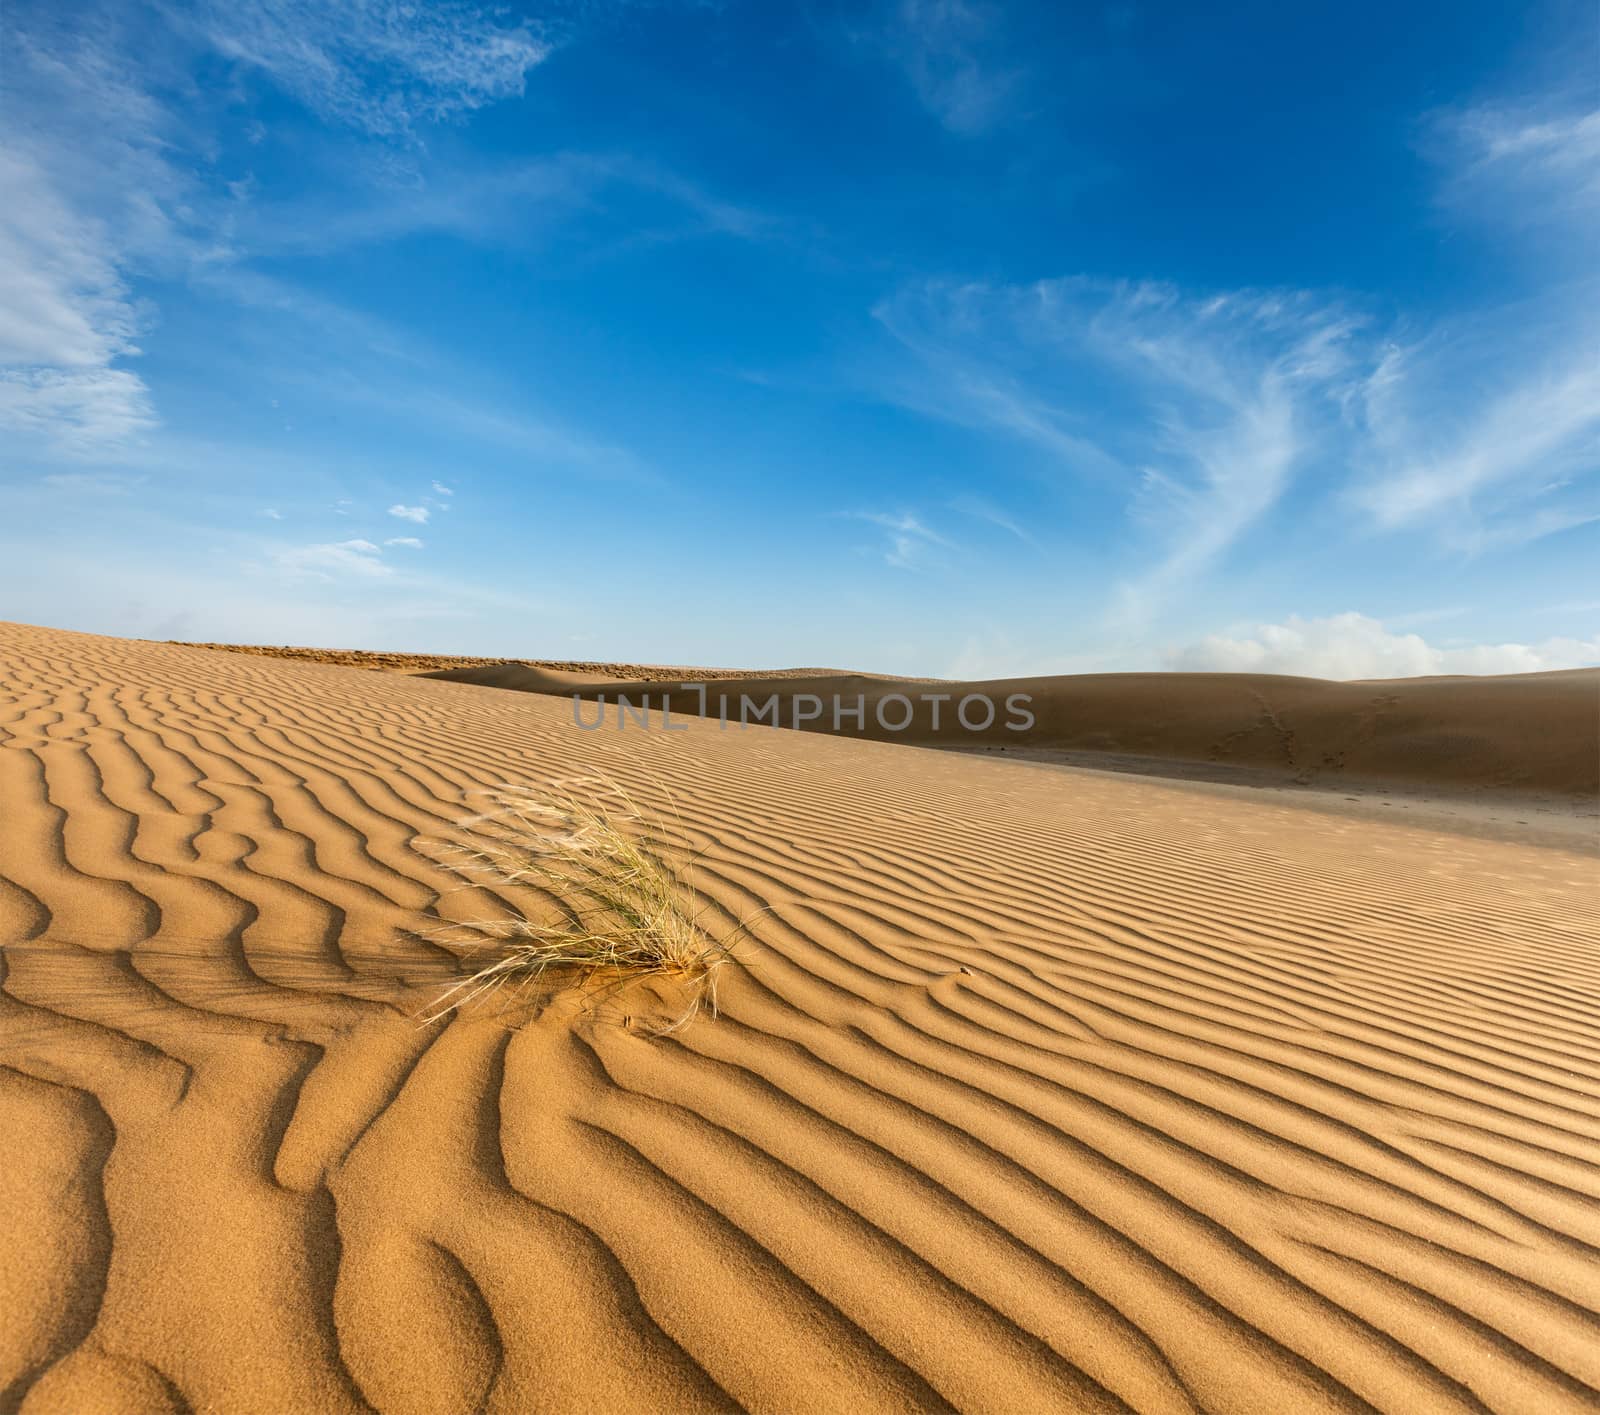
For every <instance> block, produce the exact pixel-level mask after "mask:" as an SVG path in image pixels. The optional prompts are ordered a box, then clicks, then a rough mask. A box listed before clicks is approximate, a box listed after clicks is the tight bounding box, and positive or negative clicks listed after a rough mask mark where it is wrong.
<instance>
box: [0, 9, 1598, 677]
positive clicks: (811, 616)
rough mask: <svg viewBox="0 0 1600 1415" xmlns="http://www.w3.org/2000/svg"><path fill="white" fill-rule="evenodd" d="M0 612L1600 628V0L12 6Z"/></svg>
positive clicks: (336, 634) (1474, 668) (725, 643)
mask: <svg viewBox="0 0 1600 1415" xmlns="http://www.w3.org/2000/svg"><path fill="white" fill-rule="evenodd" d="M0 23H3V24H4V26H5V30H6V32H5V36H4V41H5V51H4V52H5V59H4V98H3V107H0V119H3V122H0V438H3V441H0V447H3V449H4V450H3V453H0V456H3V463H0V486H3V494H4V497H5V501H6V503H7V504H8V506H9V508H10V512H11V514H10V515H8V516H7V517H6V518H5V523H4V527H3V528H0V616H3V617H8V618H14V619H21V620H25V621H31V622H40V623H49V624H56V625H61V626H65V627H72V628H81V629H89V630H96V631H101V632H109V633H119V634H132V635H138V636H147V637H159V638H168V637H173V638H191V639H220V640H228V641H252V642H291V643H318V644H327V645H338V646H361V647H371V648H388V649H415V650H427V651H439V652H459V653H489V654H505V655H507V656H523V657H535V656H537V657H549V658H610V659H625V660H631V661H641V660H642V661H654V662H675V663H705V664H729V665H741V666H758V665H760V666H776V665H787V664H815V665H826V666H846V667H855V668H863V669H868V670H880V671H886V672H904V673H928V674H934V675H941V676H969V677H982V676H1000V675H1006V674H1012V673H1021V672H1038V673H1046V672H1088V671H1097V670H1119V669H1162V668H1222V669H1259V670H1262V671H1276V672H1308V673H1316V674H1323V675H1325V676H1331V677H1363V676H1385V675H1391V674H1393V675H1399V674H1407V673H1429V672H1507V671H1520V670H1527V669H1537V668H1562V667H1570V666H1575V665H1578V664H1584V663H1595V662H1600V581H1597V578H1596V575H1595V572H1594V566H1595V564H1597V563H1600V556H1597V554H1596V551H1597V548H1600V475H1597V472H1600V450H1597V447H1600V443H1597V435H1600V299H1597V298H1596V297H1597V294H1600V269H1597V264H1596V250H1597V245H1596V241H1595V235H1596V231H1595V226H1596V218H1597V217H1600V94H1597V91H1596V81H1595V77H1594V75H1595V73H1596V60H1597V58H1600V38H1597V35H1596V27H1595V21H1594V17H1593V13H1592V9H1591V8H1590V7H1588V6H1585V5H1552V6H1537V5H1534V6H1509V5H1500V4H1475V3H1453V4H1449V5H1446V4H1430V3H1417V4H1409V5H1399V6H1397V5H1393V4H1382V5H1378V4H1373V5H1366V4H1359V3H1340V4H1316V3H1313V4H1305V5H1294V6H1284V5H1280V4H1272V5H1269V4H1236V5H1228V6H1199V7H1197V6H1192V5H1181V4H1167V5H1150V4H1129V3H1111V4H1095V5H1060V4H1045V5H1037V6H1035V5H1025V4H984V3H979V0H894V3H878V4H865V3H862V4H838V5H834V4H822V3H794V4H784V3H780V2H779V0H764V3H753V0H752V3H739V0H726V3H722V4H672V3H666V2H665V0H662V3H654V4H626V3H615V4H605V3H598V0H595V2H592V3H578V0H572V3H566V4H559V5H550V6H542V7H534V8H526V9H524V8H520V7H513V6H507V7H491V6H481V5H477V4H473V3H469V0H441V3H437V4H432V5H420V4H419V5H405V4H398V3H391V0H342V3H321V0H231V2H230V0H209V3H201V4H183V3H177V0H171V2H170V3H169V0H154V3H150V4H140V3H136V0H123V3H117V4H104V5H96V4H90V3H65V4H63V3H50V4H39V3H34V2H33V0H12V3H11V4H9V5H8V6H7V7H6V8H5V12H4V18H3V20H0Z"/></svg>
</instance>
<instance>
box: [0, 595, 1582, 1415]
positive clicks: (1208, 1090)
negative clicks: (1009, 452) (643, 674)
mask: <svg viewBox="0 0 1600 1415" xmlns="http://www.w3.org/2000/svg"><path fill="white" fill-rule="evenodd" d="M538 681H539V682H541V683H542V684H543V685H544V686H543V687H541V688H540V690H539V691H536V692H532V693H527V694H523V695H516V694H511V693H507V692H504V691H499V690H496V689H492V688H488V687H483V686H476V685H473V684H464V683H458V682H441V681H435V680H431V679H427V678H418V677H411V676H404V675H402V674H397V673H371V672H362V671H358V670H356V669H353V668H350V667H340V666H329V665H326V664H322V663H316V662H297V661H292V660H287V659H283V658H278V657H264V656H247V655H244V654H239V653H219V652H212V651H207V650H204V649H197V648H186V647H177V646H171V645H160V644H150V643H140V642H130V641H126V640H117V639H109V638H99V637H95V636H91V635H84V634H69V633H62V632H55V631H51V630H45V629H33V628H27V627H23V626H17V625H4V626H0V1235H3V1237H0V1253H3V1260H0V1412H4V1413H5V1415H11V1413H12V1412H20V1415H102V1413H103V1415H178V1412H189V1411H193V1412H202V1411H203V1412H218V1413H219V1415H234V1412H237V1413H238V1415H262V1412H273V1415H278V1412H285V1415H287V1412H296V1415H298V1412H316V1415H346V1412H348V1415H357V1412H370V1411H372V1410H381V1411H383V1412H385V1415H444V1413H445V1412H449V1415H454V1412H467V1411H478V1410H484V1411H489V1412H497V1415H521V1413H522V1412H543V1411H560V1412H579V1411H582V1412H605V1415H626V1413H627V1412H658V1411H674V1412H677V1411H728V1410H738V1409H748V1410H761V1411H780V1412H787V1411H794V1412H806V1415H835V1413H837V1415H861V1412H881V1411H904V1412H913V1411H916V1412H921V1411H947V1410H952V1409H956V1410H963V1411H996V1412H1001V1411H1003V1412H1035V1411H1039V1412H1044V1411H1050V1412H1056V1411H1062V1412H1067V1411H1071V1412H1105V1415H1112V1412H1123V1415H1126V1412H1129V1411H1133V1412H1140V1415H1196V1412H1218V1413H1219V1415H1259V1412H1274V1415H1336V1413H1337V1415H1358V1412H1366V1413H1367V1415H1371V1412H1373V1411H1382V1412H1390V1413H1391V1415H1422V1413H1423V1412H1427V1413H1428V1415H1434V1412H1451V1415H1469V1412H1475V1413H1476V1415H1482V1412H1484V1411H1486V1410H1488V1411H1498V1412H1507V1415H1593V1412H1594V1411H1595V1410H1596V1409H1597V1408H1600V1224H1597V1218H1596V1215H1597V1214H1600V924H1597V920H1600V890H1597V882H1596V876H1595V870H1594V862H1593V859H1592V858H1590V857H1586V856H1583V855H1580V854H1576V853H1569V852H1565V851H1563V850H1561V849H1552V848H1532V847H1528V846H1524V845H1520V844H1516V843H1507V842H1503V841H1490V840H1479V839H1467V838H1460V837H1453V836H1445V835H1437V834H1434V833H1432V832H1430V831H1426V830H1418V829H1415V828H1412V827H1409V826H1405V825H1401V824H1392V823H1389V822H1387V821H1385V822H1382V823H1375V822H1372V821H1359V820H1348V819H1336V818H1333V817H1331V816H1328V815H1324V814H1320V813H1318V812H1315V811H1309V810H1305V809H1301V808H1294V807H1280V806H1275V805H1273V804H1271V803H1270V802H1269V801H1268V800H1266V799H1265V798H1263V799H1260V800H1243V799H1239V798H1237V797H1230V796H1228V795H1226V794H1225V793H1224V792H1223V789H1222V788H1217V789H1216V790H1215V791H1211V790H1208V789H1200V788H1188V787H1180V786H1177V785H1172V784H1168V783H1164V782H1158V781H1150V780H1146V779H1140V778H1135V777H1118V776H1110V775H1106V774H1103V773H1098V772H1083V771H1074V770H1071V769H1069V768H1057V767H1040V766H1035V765H1031V764H1027V763H1022V764H1018V763H1014V762H1005V761H998V760H992V759H986V758H984V757H982V756H974V755H966V754H960V753H955V752H931V751H914V750H911V751H908V750H904V749H902V748H899V747H894V746H888V745H885V744H883V743H879V742H871V741H855V740H848V739H844V738H828V737H822V736H817V735H810V734H803V733H797V732H790V731H773V730H769V729H766V728H753V729H751V730H750V731H748V732H723V731H721V730H719V728H718V726H717V724H716V723H715V722H709V721H694V720H691V721H687V722H686V723H685V724H684V726H685V730H683V731H681V732H671V733H667V732H660V731H656V732H641V731H627V732H615V731H606V732H584V731H580V730H579V729H578V728H577V727H576V726H575V725H574V723H573V719H572V712H571V706H570V704H569V703H567V702H565V701H563V700H561V699H560V698H559V697H556V696H547V695H546V693H547V692H548V690H549V689H550V688H551V687H561V686H563V685H562V684H561V683H559V681H558V680H556V679H554V678H553V677H551V676H550V675H548V674H546V675H545V676H544V677H543V678H542V679H539V680H538ZM853 681H857V682H859V681H862V680H853ZM534 682H535V680H534V679H528V680H526V682H525V683H524V686H529V685H532V684H533V683H534ZM1592 684H1593V677H1592V676H1589V677H1585V676H1583V675H1577V676H1572V677H1568V678H1549V679H1539V680H1489V681H1474V682H1468V683H1441V682H1432V683H1413V684H1399V683H1386V684H1347V685H1338V684H1325V683H1308V682H1304V681H1302V680H1284V679H1229V678H1216V677H1200V678H1170V677H1160V678H1104V679H1077V680H1059V679H1058V680H1042V681H1041V682H1039V683H1036V684H1033V685H1028V684H1015V685H1010V684H1008V685H1006V687H1007V688H1008V690H1009V689H1011V688H1022V689H1025V690H1026V689H1029V688H1030V687H1031V688H1032V689H1033V690H1034V691H1036V693H1037V695H1038V697H1039V699H1040V702H1039V705H1038V706H1039V710H1040V729H1039V730H1040V732H1041V733H1043V734H1050V735H1049V738H1048V739H1049V740H1063V741H1077V742H1081V741H1085V740H1088V739H1089V738H1091V737H1092V736H1093V734H1097V733H1098V734H1104V736H1105V739H1106V740H1107V741H1110V742H1115V743H1116V744H1117V745H1119V746H1121V747H1123V748H1125V749H1131V748H1140V747H1142V748H1146V749H1160V750H1178V749H1181V750H1186V751H1200V752H1205V751H1210V750H1221V751H1224V752H1229V753H1234V754H1236V755H1239V756H1244V755H1247V754H1255V755H1258V756H1259V757H1260V758H1261V759H1263V760H1267V759H1270V758H1272V757H1273V755H1274V754H1275V753H1281V754H1283V755H1284V758H1285V760H1289V759H1291V758H1292V760H1293V761H1294V762H1296V763H1300V762H1304V763H1307V764H1308V765H1319V764H1321V763H1322V762H1323V758H1324V757H1325V756H1337V755H1338V754H1339V753H1344V755H1345V760H1346V761H1347V762H1348V763H1349V764H1350V768H1349V769H1354V768H1355V766H1356V765H1357V764H1361V765H1363V766H1367V767H1371V768H1372V769H1382V770H1395V769H1399V768H1398V767H1397V766H1396V763H1399V765H1400V766H1405V765H1406V763H1407V762H1408V761H1409V762H1410V763H1411V764H1412V765H1411V769H1413V770H1422V771H1426V772H1433V773H1449V772H1459V773H1460V774H1462V775H1465V776H1468V777H1470V778H1472V779H1483V780H1497V779H1500V777H1501V776H1502V775H1503V774H1508V773H1509V774H1514V776H1515V779H1517V780H1519V781H1524V782H1526V781H1530V780H1546V781H1550V782H1560V783H1565V784H1569V785H1571V784H1576V782H1577V777H1576V776H1575V775H1574V772H1575V770H1576V754H1577V752H1578V748H1579V745H1580V744H1579V743H1578V737H1579V735H1581V734H1580V729H1581V726H1582V724H1581V723H1579V722H1578V721H1577V720H1576V715H1577V714H1578V708H1579V707H1580V706H1581V700H1582V699H1583V698H1585V697H1588V698H1589V699H1590V703H1591V706H1592ZM817 686H823V685H822V684H818V685H817ZM869 690H870V691H872V692H878V691H880V689H879V687H877V686H873V685H871V684H868V685H867V686H865V687H863V688H862V691H869ZM1339 704H1344V705H1346V707H1347V708H1348V714H1349V720H1347V721H1342V720H1341V719H1340V718H1339V708H1338V705H1339ZM1452 734H1453V735H1452ZM1519 740H1520V741H1521V742H1522V743H1523V744H1524V745H1522V746H1518V745H1517V742H1518V741H1519ZM1408 743H1409V746H1408V745H1407V744H1408ZM1452 743H1454V744H1455V745H1454V747H1452ZM1218 744H1221V745H1220V747H1219V746H1218ZM1452 750H1459V751H1460V752H1461V753H1463V754H1465V755H1466V756H1467V758H1468V764H1467V765H1466V766H1462V767H1457V766H1452V765H1450V762H1449V757H1450V754H1451V752H1452ZM1408 752H1409V753H1411V754H1412V755H1411V756H1410V757H1408V756H1407V753H1408ZM1417 763H1420V766H1418V765H1417ZM1319 769H1329V770H1332V769H1334V768H1332V767H1322V766H1321V765H1319ZM602 778H604V779H609V780H611V781H614V782H617V783H619V784H621V785H622V786H624V787H625V788H626V789H627V790H628V792H629V793H630V794H631V795H632V796H633V798H634V799H635V800H636V801H637V802H638V803H639V805H640V807H641V808H642V809H643V810H644V811H645V812H646V813H647V814H648V816H649V817H650V818H651V819H654V820H656V821H658V822H665V824H658V825H656V826H651V827H649V830H650V831H651V832H652V834H651V837H650V838H651V839H652V840H653V841H654V842H655V843H656V846H657V848H658V849H660V850H662V851H663V852H665V853H666V854H667V855H669V856H670V858H673V859H680V858H682V857H683V855H685V854H686V853H688V852H691V851H692V852H693V853H694V855H695V858H696V865H695V882H696V885H697V888H698V891H699V902H700V903H701V904H703V905H704V908H705V911H706V913H705V917H706V918H707V919H708V920H709V921H710V922H711V924H712V925H713V926H716V927H725V926H727V925H729V924H731V922H732V921H734V920H737V919H746V918H748V919H749V920H750V921H751V922H750V928H751V935H750V937H749V939H748V940H747V941H746V942H745V943H743V944H741V946H740V952H739V953H738V955H737V957H736V961H735V962H734V963H733V964H732V965H730V966H728V967H727V968H725V969H724V973H725V974H726V981H725V982H724V984H723V986H722V989H721V997H720V1001H721V1012H720V1015H719V1016H717V1017H716V1018H714V1019H713V1018H710V1017H708V1016H702V1017H701V1018H699V1019H697V1020H695V1021H694V1022H693V1023H692V1024H690V1025H688V1026H686V1027H685V1028H683V1029H682V1030H681V1031H678V1032H675V1033H673V1034H672V1035H670V1036H657V1035H654V1034H653V1033H652V1030H651V1029H652V1027H653V1026H654V1025H656V1024H657V1023H659V1022H661V1021H664V1020H667V1019H669V1018H671V1017H672V1016H674V1015H675V1014H676V1013H677V1011H678V1008H679V1005H680V1003H681V999H678V998H675V997H674V996H673V995H672V994H671V990H670V988H665V989H663V988H657V987H647V986H642V985H639V984H637V983H635V984H631V985H630V984H627V983H625V982H622V981H618V982H616V983H615V984H614V985H612V986H609V987H601V986H599V985H597V984H596V985H591V986H590V987H588V988H587V989H583V988H578V987H575V986H572V985H571V980H570V978H569V979H562V978H554V979H551V980H550V981H549V982H548V984H547V985H546V986H545V987H544V988H543V989H542V990H539V991H534V992H530V993H526V994H522V995H513V994H502V995H501V996H500V997H499V998H497V999H496V1000H494V1001H492V1002H490V1003H487V1004H484V1005H480V1006H476V1007H473V1008H469V1009H467V1010H466V1011H464V1012H462V1013H458V1014H453V1015H451V1016H449V1017H447V1018H443V1019H439V1020H435V1021H431V1022H430V1021H426V1020H424V1019H425V1016H426V1014H427V1012H428V1009H429V1008H430V1006H431V1005H432V1004H433V1003H434V1002H435V1001H436V999H437V998H438V996H439V994H440V992H441V990H442V989H443V988H444V987H445V986H447V985H448V984H449V983H450V982H452V981H453V980H455V979H458V978H459V977H461V976H463V974H464V972H465V971H466V970H468V969H469V968H471V967H474V966H476V965H477V964H478V963H479V962H480V961H481V958H480V957H479V956H476V955H465V956H458V955H460V954H461V953H462V950H461V948H460V946H459V945H453V944H449V943H447V942H446V936H442V935H441V934H440V933H439V932H438V930H439V929H440V926H441V924H444V923H448V922H449V921H459V920H471V919H474V918H480V919H481V918H484V917H486V916H488V917H501V916H503V915H504V914H505V913H506V912H508V911H511V910H514V909H521V910H527V911H530V912H532V911H544V913H545V914H546V915H548V913H549V911H550V910H551V908H552V905H551V903H550V901H549V900H548V899H543V898H539V897H535V896H532V895H530V894H528V893H527V892H526V891H519V890H517V889H516V888H513V887H509V886H506V887H500V889H499V892H498V893H497V894H495V895H485V894H483V893H481V892H479V891H474V890H464V889H463V888H462V879H461V878H460V877H459V876H458V875H457V874H455V873H452V872H451V871H449V870H447V869H445V868H444V867H443V866H442V864H441V863H440V858H441V857H440V856H439V854H438V850H437V845H436V844H433V843H430V842H439V841H452V840H453V841H460V842H464V843H470V842H471V841H473V840H474V839H476V838H478V833H479V832H481V831H482V830H483V829H484V828H485V827H484V823H483V821H482V819H481V816H480V812H481V811H482V810H483V808H484V804H485V801H486V799H487V797H486V794H485V793H486V792H487V791H489V790H490V789H491V788H494V787H496V786H497V784H499V783H505V782H508V781H509V782H515V783H520V784H522V785H526V786H531V787H535V788H541V789H542V788H545V787H549V786H551V785H553V784H554V783H564V784H565V785H564V789H566V790H569V791H577V792H582V791H597V790H599V789H601V788H600V786H599V785H597V781H599V780H600V779H602ZM640 828H641V829H644V828H645V827H640Z"/></svg>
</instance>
